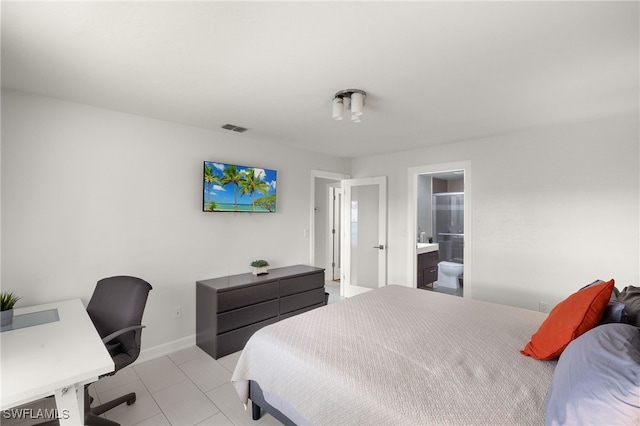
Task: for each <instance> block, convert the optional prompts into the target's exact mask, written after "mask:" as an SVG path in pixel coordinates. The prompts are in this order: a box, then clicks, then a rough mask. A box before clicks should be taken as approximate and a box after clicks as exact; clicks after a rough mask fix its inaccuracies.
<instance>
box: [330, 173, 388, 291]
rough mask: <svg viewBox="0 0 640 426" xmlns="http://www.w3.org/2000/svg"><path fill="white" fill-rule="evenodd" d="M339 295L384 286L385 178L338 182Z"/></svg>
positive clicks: (385, 266) (385, 268)
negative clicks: (340, 210)
mask: <svg viewBox="0 0 640 426" xmlns="http://www.w3.org/2000/svg"><path fill="white" fill-rule="evenodd" d="M342 189H343V199H344V203H343V206H344V207H343V220H342V231H343V232H342V280H341V285H340V290H341V291H340V293H341V295H342V296H344V297H351V296H355V295H356V294H360V293H364V292H366V291H369V290H371V289H374V288H378V287H382V286H385V285H387V177H386V176H379V177H371V178H361V179H348V180H344V181H342Z"/></svg>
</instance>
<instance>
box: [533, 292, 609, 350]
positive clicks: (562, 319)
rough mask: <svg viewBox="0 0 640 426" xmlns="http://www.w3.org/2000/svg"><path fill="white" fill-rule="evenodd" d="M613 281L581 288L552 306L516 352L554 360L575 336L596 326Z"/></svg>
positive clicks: (602, 312)
mask: <svg viewBox="0 0 640 426" xmlns="http://www.w3.org/2000/svg"><path fill="white" fill-rule="evenodd" d="M613 284H614V282H613V280H610V281H607V282H606V283H602V284H597V285H594V286H591V287H587V288H584V289H582V290H580V291H578V292H576V293H573V294H572V295H571V296H569V297H567V298H566V299H565V300H563V301H562V302H560V303H559V304H558V305H556V307H555V308H553V309H552V310H551V312H549V316H548V317H547V319H545V320H544V322H543V323H542V324H541V325H540V328H538V331H536V333H535V334H534V335H533V336H531V341H530V342H529V343H527V346H525V348H524V349H523V350H521V351H520V352H521V353H522V354H524V355H527V356H531V357H533V358H535V359H543V360H548V359H555V358H558V357H559V356H560V354H561V353H562V351H563V350H564V348H566V347H567V345H568V344H569V343H570V342H571V341H572V340H573V339H575V338H577V337H578V336H580V335H581V334H583V333H586V332H587V331H589V330H591V329H592V328H593V327H595V326H596V325H598V322H599V321H600V319H601V318H602V315H603V314H604V310H605V308H606V307H607V304H608V303H609V298H610V297H611V292H612V291H613Z"/></svg>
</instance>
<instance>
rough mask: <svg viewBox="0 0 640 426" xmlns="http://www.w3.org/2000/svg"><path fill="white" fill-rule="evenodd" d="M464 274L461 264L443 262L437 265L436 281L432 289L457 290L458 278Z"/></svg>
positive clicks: (458, 285) (458, 286)
mask: <svg viewBox="0 0 640 426" xmlns="http://www.w3.org/2000/svg"><path fill="white" fill-rule="evenodd" d="M463 272H464V265H463V264H462V263H456V262H447V261H443V262H440V263H438V281H436V282H435V283H433V286H434V287H436V288H437V287H446V288H453V289H458V288H460V284H459V283H458V277H459V276H460V275H462V273H463Z"/></svg>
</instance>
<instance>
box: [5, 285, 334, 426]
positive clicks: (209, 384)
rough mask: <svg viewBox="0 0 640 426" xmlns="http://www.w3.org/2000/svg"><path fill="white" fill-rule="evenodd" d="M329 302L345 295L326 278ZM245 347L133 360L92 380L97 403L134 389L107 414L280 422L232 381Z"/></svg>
mask: <svg viewBox="0 0 640 426" xmlns="http://www.w3.org/2000/svg"><path fill="white" fill-rule="evenodd" d="M325 290H326V292H327V293H329V303H335V302H337V301H340V300H341V299H342V298H341V297H340V284H339V283H335V282H327V283H326V286H325ZM239 357H240V352H236V353H233V354H231V355H228V356H225V357H223V358H220V359H218V360H215V359H213V358H212V357H210V356H209V355H208V354H207V353H206V352H204V351H203V350H201V349H200V348H198V347H197V346H193V347H190V348H187V349H184V350H181V351H178V352H174V353H172V354H170V355H167V356H163V357H160V358H156V359H153V360H151V361H147V362H143V363H139V364H137V363H134V364H133V365H132V366H129V367H125V368H123V369H122V370H120V371H118V372H117V374H115V375H113V376H110V377H104V378H102V379H100V380H99V381H98V382H96V383H94V384H92V385H91V387H90V388H89V393H90V394H91V396H92V397H93V398H94V402H93V405H99V404H100V403H101V401H102V402H107V401H110V400H112V399H114V398H117V397H119V396H122V395H125V394H127V393H129V392H135V393H136V402H135V403H134V404H132V405H126V404H122V405H120V406H118V407H116V408H113V409H112V410H110V411H108V412H107V413H105V414H104V416H105V417H106V418H108V419H111V420H114V421H116V422H118V423H120V424H121V425H122V426H130V425H131V426H133V425H136V426H156V425H157V426H164V425H171V426H193V425H198V426H205V425H251V426H263V425H279V424H280V422H278V421H277V420H276V419H274V418H273V417H272V416H270V415H269V414H266V413H265V414H263V415H262V417H261V418H260V420H258V421H253V420H252V419H251V407H250V406H249V407H248V409H247V410H245V409H244V406H243V404H242V403H241V402H240V399H239V398H238V395H237V394H236V392H235V389H234V387H233V385H232V384H231V382H230V380H231V374H232V373H233V370H234V368H235V366H236V363H237V361H238V358H239ZM18 408H26V409H30V410H31V411H30V413H32V415H35V414H36V413H38V410H52V409H54V408H55V401H54V399H53V398H45V399H43V400H39V401H36V402H34V403H31V404H27V405H25V406H22V407H18ZM42 420H43V419H42V418H40V419H26V420H25V419H23V420H18V419H10V418H7V417H6V416H5V413H2V418H0V424H2V425H3V426H28V425H34V424H36V423H38V422H41V421H42Z"/></svg>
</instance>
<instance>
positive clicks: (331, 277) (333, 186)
mask: <svg viewBox="0 0 640 426" xmlns="http://www.w3.org/2000/svg"><path fill="white" fill-rule="evenodd" d="M348 178H349V176H348V175H343V174H339V173H332V172H325V171H320V170H312V172H311V218H310V219H311V228H310V229H311V232H310V235H309V236H310V245H311V247H310V249H311V250H310V257H311V258H310V263H311V265H313V266H316V267H318V268H324V270H325V273H324V276H325V290H326V291H327V292H328V293H329V302H330V303H331V302H333V301H336V300H340V298H341V296H340V294H341V289H340V276H341V257H340V254H341V253H340V235H341V209H342V188H341V186H342V180H343V179H348Z"/></svg>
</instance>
